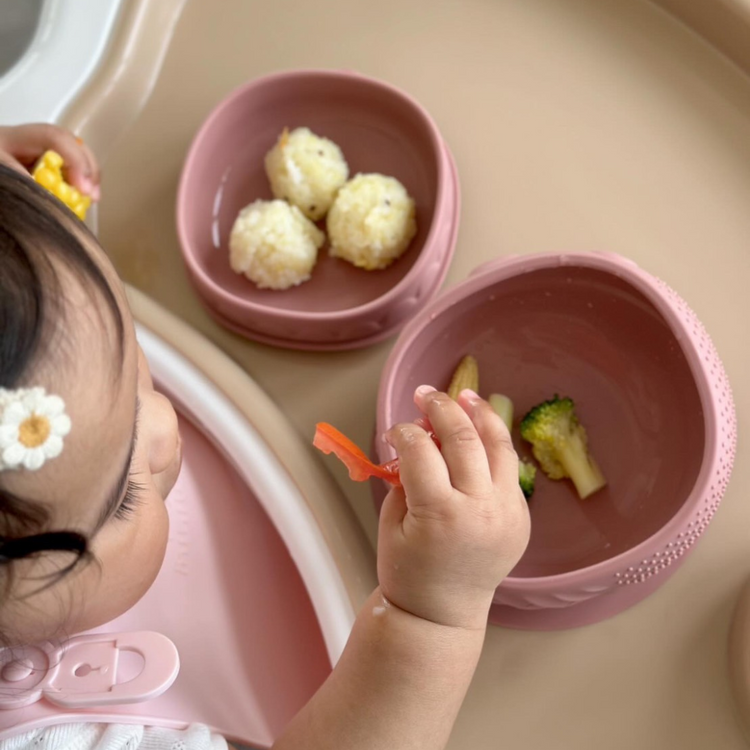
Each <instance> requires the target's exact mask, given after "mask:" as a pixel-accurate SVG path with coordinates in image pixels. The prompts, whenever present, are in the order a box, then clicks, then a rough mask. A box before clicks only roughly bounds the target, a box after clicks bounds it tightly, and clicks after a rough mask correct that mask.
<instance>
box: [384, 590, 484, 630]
mask: <svg viewBox="0 0 750 750" xmlns="http://www.w3.org/2000/svg"><path fill="white" fill-rule="evenodd" d="M373 596H374V597H376V598H379V600H380V604H376V605H375V606H374V607H373V614H374V615H384V614H386V613H388V612H389V611H392V612H393V613H394V614H396V615H398V616H400V617H403V618H413V619H414V621H415V623H420V622H421V623H424V625H425V627H432V628H445V629H447V630H455V631H463V632H467V633H478V634H480V635H481V636H482V637H484V633H485V632H486V630H487V618H488V615H489V608H490V604H491V603H492V597H491V596H489V597H487V600H486V601H478V602H476V603H471V604H469V603H468V602H467V603H466V604H465V605H464V606H463V607H460V606H457V607H456V608H455V609H450V608H447V607H440V606H429V605H427V604H425V605H421V606H409V605H408V604H406V603H402V602H401V601H399V599H398V598H397V597H396V596H393V597H389V596H388V595H387V593H386V592H384V590H383V587H382V586H379V587H378V588H377V589H376V590H375V592H374V594H373Z"/></svg>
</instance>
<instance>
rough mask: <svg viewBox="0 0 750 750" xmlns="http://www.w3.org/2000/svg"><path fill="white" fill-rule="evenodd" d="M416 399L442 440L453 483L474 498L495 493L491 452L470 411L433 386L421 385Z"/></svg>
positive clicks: (442, 449) (444, 456)
mask: <svg viewBox="0 0 750 750" xmlns="http://www.w3.org/2000/svg"><path fill="white" fill-rule="evenodd" d="M415 402H416V404H417V406H418V407H419V409H421V410H422V412H423V413H424V414H425V415H426V416H427V418H428V419H429V420H430V423H431V424H432V427H433V429H434V430H435V434H436V435H437V437H438V439H439V440H440V444H441V452H442V455H443V458H444V460H445V464H446V466H447V467H448V472H449V473H450V480H451V484H452V485H453V487H455V489H457V490H458V491H459V492H462V493H463V494H464V495H469V496H471V497H474V498H483V497H488V496H489V495H491V493H492V478H491V475H490V470H489V464H488V460H487V454H486V452H485V448H484V445H483V444H482V440H481V437H480V435H479V433H478V432H477V429H476V427H475V426H474V424H473V423H472V420H471V418H470V417H469V415H468V414H467V412H466V411H465V410H464V409H463V408H462V407H461V406H459V405H458V404H457V403H456V402H455V401H453V399H451V398H450V397H449V396H448V395H447V394H445V393H439V392H438V391H435V389H434V388H430V387H429V386H421V387H420V388H418V389H417V391H416V394H415Z"/></svg>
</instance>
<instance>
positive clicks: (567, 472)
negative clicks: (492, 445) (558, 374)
mask: <svg viewBox="0 0 750 750" xmlns="http://www.w3.org/2000/svg"><path fill="white" fill-rule="evenodd" d="M521 437H522V438H523V439H524V440H527V441H528V442H529V443H531V446H532V448H531V449H532V452H533V454H534V457H535V458H536V460H537V461H539V465H540V466H541V468H542V471H543V472H544V473H545V474H546V475H547V476H548V477H549V478H550V479H563V478H565V477H569V478H570V479H571V480H572V481H573V484H574V485H575V488H576V491H577V492H578V496H579V497H580V498H581V499H583V498H586V497H588V496H589V495H592V494H593V493H594V492H596V491H597V490H600V489H601V488H602V487H604V486H605V485H606V484H607V480H606V479H605V478H604V475H603V474H602V472H601V469H599V467H598V466H597V464H596V462H595V461H594V459H593V458H592V457H591V456H590V455H589V452H588V439H587V436H586V430H585V429H584V428H583V425H582V424H581V423H580V422H579V421H578V417H577V416H576V412H575V404H574V403H573V399H571V398H560V397H559V396H557V395H555V397H554V398H551V399H550V400H549V401H544V402H542V403H541V404H537V406H535V407H534V408H533V409H531V410H530V411H529V412H528V413H527V414H526V416H525V417H524V418H523V419H522V420H521Z"/></svg>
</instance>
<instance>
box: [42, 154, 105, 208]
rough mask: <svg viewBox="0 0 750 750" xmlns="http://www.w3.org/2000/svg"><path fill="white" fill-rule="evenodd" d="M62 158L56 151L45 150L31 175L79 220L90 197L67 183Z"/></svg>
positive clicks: (89, 201)
mask: <svg viewBox="0 0 750 750" xmlns="http://www.w3.org/2000/svg"><path fill="white" fill-rule="evenodd" d="M62 165H63V158H62V156H60V154H58V153H57V152H56V151H45V152H44V153H43V154H42V156H41V157H40V159H39V161H38V162H37V163H36V165H35V166H34V171H33V172H32V173H31V176H32V177H33V178H34V180H36V182H38V183H39V184H40V185H41V186H42V187H44V188H47V190H49V191H50V193H52V194H53V195H55V196H57V197H58V198H59V199H60V200H61V201H62V202H63V203H64V204H65V205H66V206H67V207H68V208H69V209H70V210H71V211H72V212H73V213H74V214H75V215H76V216H77V217H78V218H79V219H80V220H81V221H83V220H84V219H85V218H86V211H87V209H88V207H89V206H90V205H91V198H89V196H88V195H82V194H81V192H80V191H78V190H77V189H76V188H74V187H73V186H72V185H69V184H68V183H67V182H65V180H64V179H63V175H62Z"/></svg>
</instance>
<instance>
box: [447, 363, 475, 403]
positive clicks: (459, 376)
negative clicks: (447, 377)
mask: <svg viewBox="0 0 750 750" xmlns="http://www.w3.org/2000/svg"><path fill="white" fill-rule="evenodd" d="M464 388H471V390H472V391H474V393H477V392H478V391H479V367H478V366H477V361H476V359H474V357H472V356H471V354H467V355H466V356H465V357H464V358H463V359H462V360H461V361H460V362H459V363H458V367H457V368H456V370H455V372H454V373H453V377H452V378H451V382H450V385H449V386H448V395H449V396H450V397H451V398H452V399H453V400H454V401H455V400H456V399H457V398H458V394H459V393H461V391H462V390H463V389H464Z"/></svg>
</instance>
